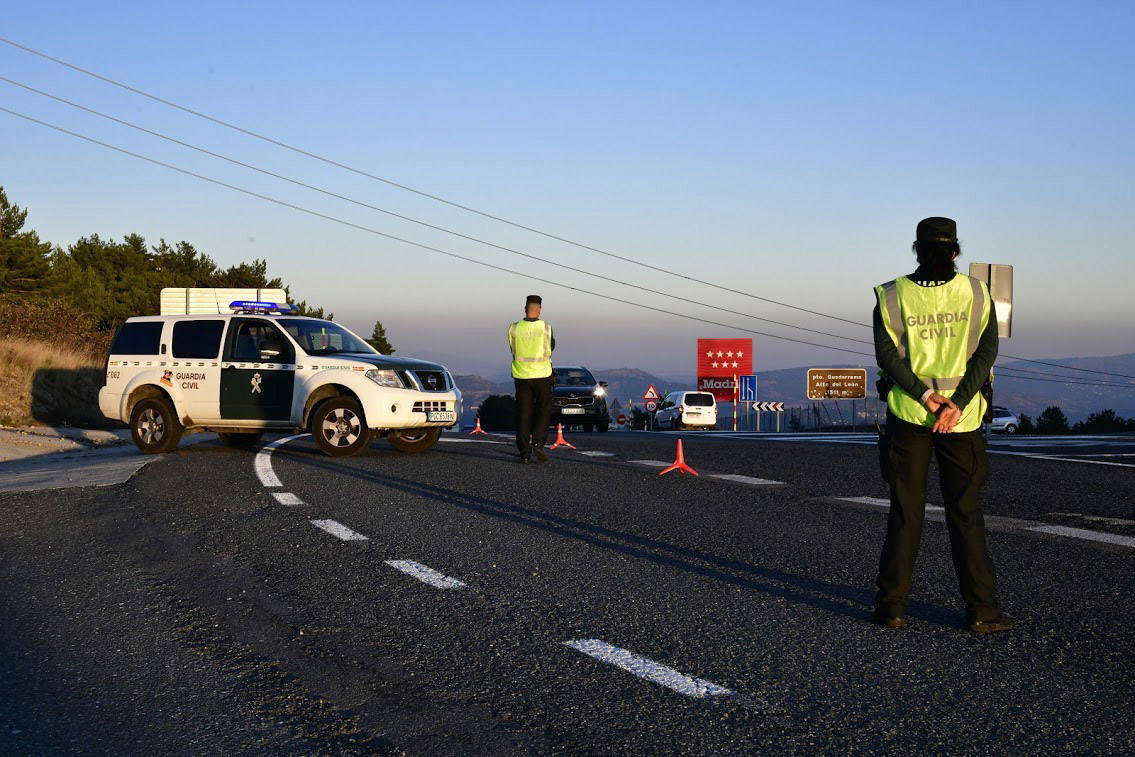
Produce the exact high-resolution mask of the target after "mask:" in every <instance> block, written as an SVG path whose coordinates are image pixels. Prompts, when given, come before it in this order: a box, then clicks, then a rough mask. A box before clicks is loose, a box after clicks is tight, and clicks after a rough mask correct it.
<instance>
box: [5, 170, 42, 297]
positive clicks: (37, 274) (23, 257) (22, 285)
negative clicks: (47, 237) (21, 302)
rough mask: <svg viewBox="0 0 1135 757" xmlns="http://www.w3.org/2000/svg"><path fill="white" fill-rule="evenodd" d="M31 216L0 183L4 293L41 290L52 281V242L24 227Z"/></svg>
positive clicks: (25, 292) (36, 291) (37, 291)
mask: <svg viewBox="0 0 1135 757" xmlns="http://www.w3.org/2000/svg"><path fill="white" fill-rule="evenodd" d="M27 218H28V211H27V210H25V209H23V208H21V207H20V206H19V205H13V204H12V203H10V202H9V201H8V195H7V193H6V192H5V191H4V187H2V186H0V294H29V293H40V292H43V291H44V290H46V289H47V288H48V286H49V285H50V283H51V282H50V273H51V245H50V244H48V243H47V242H41V241H40V240H39V235H38V234H36V233H35V232H34V231H31V230H28V231H24V230H23V228H24V223H25V222H26V221H27Z"/></svg>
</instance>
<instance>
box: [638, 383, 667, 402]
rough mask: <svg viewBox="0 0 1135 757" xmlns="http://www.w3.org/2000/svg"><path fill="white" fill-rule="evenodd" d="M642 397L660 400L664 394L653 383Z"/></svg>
mask: <svg viewBox="0 0 1135 757" xmlns="http://www.w3.org/2000/svg"><path fill="white" fill-rule="evenodd" d="M642 398H643V399H644V400H660V399H662V395H661V394H659V393H658V390H657V389H655V388H654V384H651V385H650V387H649V388H648V389H647V390H646V393H645V394H644V395H642Z"/></svg>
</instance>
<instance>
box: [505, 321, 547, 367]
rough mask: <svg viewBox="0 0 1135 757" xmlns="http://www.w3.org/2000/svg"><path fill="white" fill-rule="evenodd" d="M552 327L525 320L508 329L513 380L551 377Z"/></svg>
mask: <svg viewBox="0 0 1135 757" xmlns="http://www.w3.org/2000/svg"><path fill="white" fill-rule="evenodd" d="M554 341H555V340H554V339H553V338H552V326H551V324H548V323H545V322H544V321H541V320H539V319H529V318H525V319H524V320H522V321H517V322H516V323H514V324H512V325H511V326H509V327H508V348H509V350H511V351H512V377H513V378H514V379H538V378H548V377H549V376H551V375H552V345H553V344H554Z"/></svg>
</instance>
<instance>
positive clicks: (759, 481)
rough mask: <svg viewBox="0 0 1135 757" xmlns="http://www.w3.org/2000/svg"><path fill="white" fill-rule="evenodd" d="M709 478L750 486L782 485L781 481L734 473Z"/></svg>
mask: <svg viewBox="0 0 1135 757" xmlns="http://www.w3.org/2000/svg"><path fill="white" fill-rule="evenodd" d="M709 477H710V478H719V479H721V480H722V481H732V482H734V483H737V484H750V485H751V486H776V485H783V484H784V482H783V481H772V480H770V479H767V478H753V477H752V476H741V475H739V474H736V473H710V474H709Z"/></svg>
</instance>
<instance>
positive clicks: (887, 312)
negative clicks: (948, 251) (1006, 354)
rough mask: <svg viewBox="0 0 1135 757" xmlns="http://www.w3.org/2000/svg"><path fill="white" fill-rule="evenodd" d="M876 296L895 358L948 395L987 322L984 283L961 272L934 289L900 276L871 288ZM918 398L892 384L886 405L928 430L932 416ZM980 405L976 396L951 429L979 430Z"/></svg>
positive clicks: (981, 399) (979, 396) (958, 381)
mask: <svg viewBox="0 0 1135 757" xmlns="http://www.w3.org/2000/svg"><path fill="white" fill-rule="evenodd" d="M875 296H876V297H878V299H879V312H880V313H881V314H882V316H883V325H884V326H885V327H886V329H887V333H888V334H889V335H890V337H891V340H892V341H893V342H894V343H895V346H896V347H897V348H898V351H899V357H900V358H902V359H903V361H904V362H905V363H906V364H907V365H909V366H910V368H911V370H912V371H913V372H914V374H915V375H916V376H918V377H919V378H920V379H921V380H922V382H923V383H925V384H926V386H927V387H929V388H930V389H933V390H934V391H935V392H937V393H938V394H941V395H943V396H944V397H949V396H951V395H952V394H953V393H954V391H955V390H956V389H957V388H958V385H959V384H961V381H962V377H963V376H964V375H965V372H966V363H967V362H968V361H969V359H970V358H971V357H973V353H974V352H975V351H976V350H977V345H978V342H979V341H981V334H982V332H983V331H985V327H986V326H987V325H988V324H989V310H990V307H989V303H990V298H989V290H988V289H987V288H986V286H985V284H984V283H983V282H981V281H979V280H977V279H974V278H970V277H969V276H964V275H962V274H960V273H959V274H956V275H955V276H954V278H953V279H952V280H951V281H949V282H948V283H946V284H941V285H939V286H920V285H918V284H917V283H915V282H914V281H911V280H910V279H909V278H908V277H906V276H900V277H899V278H897V279H895V280H894V281H888V282H887V283H886V284H880V285H879V286H877V287H875ZM920 400H921V398H920V397H913V396H911V395H910V394H908V393H907V392H906V391H904V390H903V389H901V388H900V387H898V386H895V387H893V388H892V389H891V391H890V393H889V394H888V395H887V407H888V408H890V410H891V412H892V413H893V414H894V415H895V416H896V417H897V418H900V419H902V420H904V421H907V422H908V423H914V424H916V425H919V426H927V427H930V426H933V425H934V421H935V420H936V418H935V416H934V413H931V412H930V411H929V410H927V409H926V406H925V405H923V404H922V402H921V401H920ZM985 404H986V403H985V397H984V396H983V395H982V394H981V393H980V392H978V393H976V394H975V395H974V396H973V399H971V400H970V402H969V404H968V405H966V408H965V410H963V411H962V417H961V420H959V421H958V423H957V425H956V426H954V431H956V432H964V431H976V430H977V429H978V428H980V427H981V417H982V416H983V415H984V414H985Z"/></svg>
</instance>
